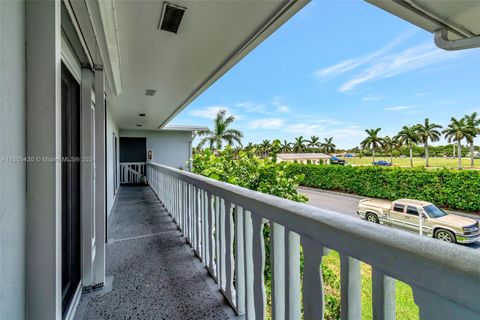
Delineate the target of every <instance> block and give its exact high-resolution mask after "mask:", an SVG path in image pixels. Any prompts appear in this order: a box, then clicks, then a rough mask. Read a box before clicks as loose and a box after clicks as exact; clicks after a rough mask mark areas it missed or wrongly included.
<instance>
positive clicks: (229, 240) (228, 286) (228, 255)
mask: <svg viewBox="0 0 480 320" xmlns="http://www.w3.org/2000/svg"><path fill="white" fill-rule="evenodd" d="M224 252H225V295H226V296H227V299H228V300H230V301H232V302H233V295H232V293H233V291H232V288H233V221H232V203H231V202H230V201H228V200H227V201H225V251H224Z"/></svg>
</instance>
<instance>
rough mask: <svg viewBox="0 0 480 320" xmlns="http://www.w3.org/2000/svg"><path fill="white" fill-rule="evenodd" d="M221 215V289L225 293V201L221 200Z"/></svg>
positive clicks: (219, 230) (219, 231)
mask: <svg viewBox="0 0 480 320" xmlns="http://www.w3.org/2000/svg"><path fill="white" fill-rule="evenodd" d="M219 204H220V215H219V218H220V219H219V220H220V221H219V222H220V223H219V225H220V227H219V229H218V236H219V245H220V255H219V260H220V275H219V279H220V289H222V290H223V291H225V287H226V282H227V277H226V274H225V200H224V199H223V198H220V203H219Z"/></svg>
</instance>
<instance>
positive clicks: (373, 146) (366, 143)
mask: <svg viewBox="0 0 480 320" xmlns="http://www.w3.org/2000/svg"><path fill="white" fill-rule="evenodd" d="M380 130H382V129H381V128H377V129H366V130H365V132H366V133H367V135H368V136H367V137H366V138H365V139H364V140H363V141H362V142H360V146H361V147H362V149H369V150H371V151H372V155H373V162H375V151H376V150H378V149H380V148H381V147H382V146H383V139H382V138H381V137H379V136H378V132H380Z"/></svg>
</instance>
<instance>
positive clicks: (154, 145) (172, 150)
mask: <svg viewBox="0 0 480 320" xmlns="http://www.w3.org/2000/svg"><path fill="white" fill-rule="evenodd" d="M120 136H121V137H132V138H133V137H145V138H147V150H148V149H151V150H152V151H153V160H152V161H153V162H155V163H159V164H164V165H167V166H171V167H174V168H177V169H178V168H186V166H187V164H186V163H187V161H189V159H190V155H191V143H192V132H191V131H149V130H120Z"/></svg>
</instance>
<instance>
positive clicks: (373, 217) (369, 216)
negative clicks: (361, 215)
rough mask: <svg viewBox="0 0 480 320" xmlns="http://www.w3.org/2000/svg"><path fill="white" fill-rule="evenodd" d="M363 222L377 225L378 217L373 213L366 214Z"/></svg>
mask: <svg viewBox="0 0 480 320" xmlns="http://www.w3.org/2000/svg"><path fill="white" fill-rule="evenodd" d="M365 220H367V221H369V222H373V223H378V222H379V221H378V217H377V215H376V214H374V213H367V215H366V216H365Z"/></svg>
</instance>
